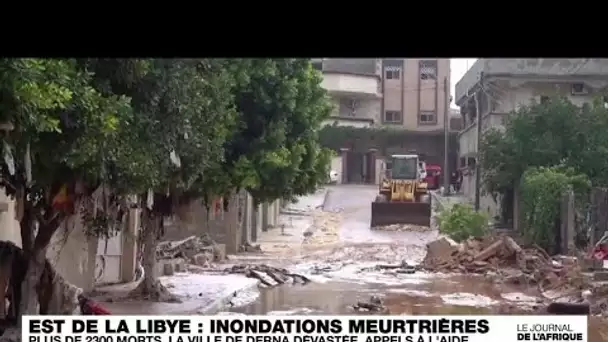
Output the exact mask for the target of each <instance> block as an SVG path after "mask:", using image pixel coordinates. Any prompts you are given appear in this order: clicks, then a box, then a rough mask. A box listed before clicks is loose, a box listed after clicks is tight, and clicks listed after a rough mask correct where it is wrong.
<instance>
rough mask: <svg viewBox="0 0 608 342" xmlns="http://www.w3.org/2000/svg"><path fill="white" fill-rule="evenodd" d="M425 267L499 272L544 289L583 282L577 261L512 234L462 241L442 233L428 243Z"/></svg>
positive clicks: (509, 279)
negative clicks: (520, 242) (521, 242)
mask: <svg viewBox="0 0 608 342" xmlns="http://www.w3.org/2000/svg"><path fill="white" fill-rule="evenodd" d="M422 267H423V268H424V269H426V270H429V271H434V272H460V273H478V274H487V273H497V274H500V275H502V280H503V281H505V282H510V283H522V284H536V285H537V286H538V287H539V289H540V290H541V292H544V291H547V290H565V289H566V288H571V289H572V288H576V289H580V288H582V287H583V285H584V279H583V276H582V273H581V270H580V267H579V266H578V264H577V263H576V262H569V263H568V262H566V261H565V260H562V261H557V260H554V259H552V258H551V257H550V256H549V255H548V254H547V252H545V251H544V250H543V249H541V248H540V247H533V248H522V247H521V246H519V245H518V244H517V243H516V242H515V241H514V240H513V239H512V238H511V237H509V236H487V237H484V238H479V239H476V238H471V239H469V240H466V241H464V242H463V243H460V244H458V243H456V242H454V241H453V240H451V239H449V238H446V237H443V238H441V239H439V240H435V241H433V242H431V243H429V244H427V255H426V257H425V259H424V260H423V262H422Z"/></svg>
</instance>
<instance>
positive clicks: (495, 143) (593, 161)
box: [480, 97, 608, 247]
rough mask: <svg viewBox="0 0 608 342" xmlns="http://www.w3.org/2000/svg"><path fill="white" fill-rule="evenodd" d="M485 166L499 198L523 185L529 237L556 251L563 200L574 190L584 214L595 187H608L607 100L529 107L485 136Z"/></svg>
mask: <svg viewBox="0 0 608 342" xmlns="http://www.w3.org/2000/svg"><path fill="white" fill-rule="evenodd" d="M480 162H481V163H482V164H481V165H482V172H483V173H482V179H483V182H484V188H485V190H487V191H488V192H490V193H492V194H493V195H498V194H501V193H505V192H507V191H509V190H512V189H514V188H515V187H517V186H521V199H522V211H521V215H522V217H523V218H524V228H525V229H526V231H525V233H526V236H527V237H528V238H529V239H530V240H531V241H533V242H536V243H538V244H539V245H542V246H545V247H553V244H554V242H555V236H556V231H555V222H556V220H557V219H558V210H559V202H560V200H561V198H562V195H563V194H564V193H565V192H566V191H569V190H573V191H574V192H575V194H576V195H577V196H576V199H577V202H576V204H577V207H578V209H582V208H583V207H584V206H585V205H586V202H587V199H588V197H587V194H588V188H589V186H590V184H593V186H600V187H603V186H606V185H607V184H608V173H606V172H605V170H606V169H607V167H608V110H607V109H606V107H605V104H604V103H603V101H601V100H598V101H595V102H593V103H591V104H587V105H584V106H581V107H578V106H576V105H574V104H573V103H571V102H570V101H569V100H568V99H566V98H560V97H555V98H551V99H550V100H549V101H548V102H547V103H543V104H539V103H535V102H533V103H532V104H530V105H529V106H523V107H521V108H520V109H519V110H517V111H516V112H514V113H512V114H511V115H510V117H509V118H508V120H507V122H506V125H505V127H504V129H502V130H501V129H493V130H490V131H488V132H486V134H484V136H483V139H482V144H481V146H480Z"/></svg>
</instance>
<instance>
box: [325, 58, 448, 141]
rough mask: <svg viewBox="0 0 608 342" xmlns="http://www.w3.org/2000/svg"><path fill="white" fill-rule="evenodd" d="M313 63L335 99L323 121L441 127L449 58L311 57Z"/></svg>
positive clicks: (421, 128) (423, 129)
mask: <svg viewBox="0 0 608 342" xmlns="http://www.w3.org/2000/svg"><path fill="white" fill-rule="evenodd" d="M314 65H315V66H316V68H317V69H319V70H321V71H322V72H323V87H324V88H325V89H327V90H328V91H329V93H330V94H331V96H332V99H333V100H334V104H335V109H334V113H333V114H332V117H331V119H332V120H333V121H332V120H329V122H328V123H334V121H338V123H339V124H343V125H346V124H348V123H347V122H350V125H357V126H361V127H367V126H374V127H383V126H384V127H390V128H398V129H405V130H408V131H420V132H429V131H443V127H444V126H443V124H444V123H443V114H444V111H445V108H446V105H447V106H449V100H450V99H449V97H450V94H449V88H447V87H446V84H448V85H449V84H450V60H449V59H380V58H376V59H371V58H370V59H356V58H349V59H347V58H344V59H315V60H314ZM446 89H447V91H446Z"/></svg>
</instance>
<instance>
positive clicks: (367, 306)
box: [353, 296, 388, 313]
mask: <svg viewBox="0 0 608 342" xmlns="http://www.w3.org/2000/svg"><path fill="white" fill-rule="evenodd" d="M353 310H355V311H358V312H373V313H388V309H387V308H386V306H384V303H383V301H382V298H380V297H378V296H371V297H370V299H369V301H368V302H357V304H355V305H353Z"/></svg>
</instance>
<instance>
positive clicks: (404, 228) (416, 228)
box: [371, 224, 435, 232]
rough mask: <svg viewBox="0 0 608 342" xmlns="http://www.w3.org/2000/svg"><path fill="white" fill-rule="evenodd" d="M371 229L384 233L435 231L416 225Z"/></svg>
mask: <svg viewBox="0 0 608 342" xmlns="http://www.w3.org/2000/svg"><path fill="white" fill-rule="evenodd" d="M371 229H372V230H380V231H386V232H430V231H433V230H435V229H433V228H431V227H429V226H420V225H416V224H391V225H388V226H378V227H372V228H371Z"/></svg>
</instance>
